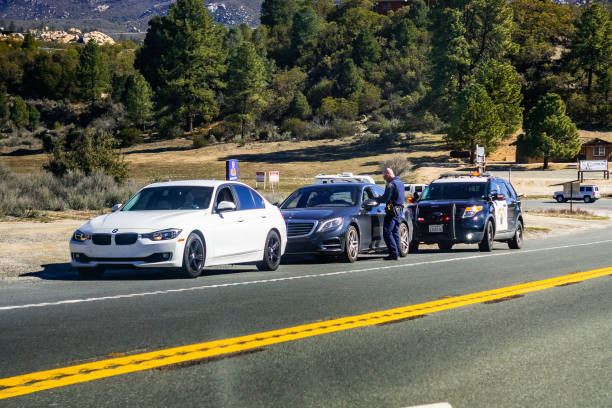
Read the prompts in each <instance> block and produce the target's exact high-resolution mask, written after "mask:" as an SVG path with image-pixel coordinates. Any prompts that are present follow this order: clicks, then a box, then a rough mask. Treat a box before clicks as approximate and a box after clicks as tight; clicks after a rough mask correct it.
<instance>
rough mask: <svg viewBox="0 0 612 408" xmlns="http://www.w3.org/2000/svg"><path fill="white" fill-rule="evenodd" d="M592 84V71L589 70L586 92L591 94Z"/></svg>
mask: <svg viewBox="0 0 612 408" xmlns="http://www.w3.org/2000/svg"><path fill="white" fill-rule="evenodd" d="M592 83H593V71H591V70H589V82H588V83H587V91H589V92H591V84H592Z"/></svg>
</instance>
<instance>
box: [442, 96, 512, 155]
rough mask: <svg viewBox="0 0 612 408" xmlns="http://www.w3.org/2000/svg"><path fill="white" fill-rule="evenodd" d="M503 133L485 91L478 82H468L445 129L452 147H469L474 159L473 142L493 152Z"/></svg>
mask: <svg viewBox="0 0 612 408" xmlns="http://www.w3.org/2000/svg"><path fill="white" fill-rule="evenodd" d="M503 136H504V125H503V123H502V121H501V119H500V118H499V114H498V112H497V108H496V106H495V104H494V103H493V101H492V100H491V98H490V97H489V95H488V93H487V90H486V89H485V87H484V86H482V85H480V84H471V85H468V86H467V87H466V88H465V89H464V90H463V91H462V92H461V94H459V98H458V102H457V104H456V106H455V108H454V110H453V114H452V117H451V121H450V124H449V128H448V134H447V140H448V142H449V144H450V145H451V146H453V147H456V148H460V149H466V150H469V151H470V153H471V156H470V161H471V162H472V163H473V162H474V151H475V150H476V145H479V146H484V148H485V150H486V151H489V152H490V151H494V150H495V149H496V148H497V147H498V146H499V142H500V141H501V140H502V137H503Z"/></svg>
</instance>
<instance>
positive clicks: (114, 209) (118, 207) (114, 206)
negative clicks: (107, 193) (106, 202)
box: [111, 204, 123, 212]
mask: <svg viewBox="0 0 612 408" xmlns="http://www.w3.org/2000/svg"><path fill="white" fill-rule="evenodd" d="M122 205H123V204H115V205H113V208H111V211H112V212H115V211H118V210H119V209H120V208H121V206H122Z"/></svg>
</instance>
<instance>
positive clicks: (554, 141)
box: [517, 93, 580, 169]
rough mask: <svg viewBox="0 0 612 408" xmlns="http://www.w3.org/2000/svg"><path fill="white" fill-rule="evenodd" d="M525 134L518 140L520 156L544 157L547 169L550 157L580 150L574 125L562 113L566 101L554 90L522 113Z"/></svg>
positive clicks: (570, 154) (565, 155)
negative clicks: (523, 115)
mask: <svg viewBox="0 0 612 408" xmlns="http://www.w3.org/2000/svg"><path fill="white" fill-rule="evenodd" d="M523 130H524V131H525V134H524V135H520V136H519V139H518V140H517V148H518V149H519V152H522V154H523V155H527V156H530V157H541V158H543V159H544V166H543V167H544V169H547V168H548V161H549V159H550V158H551V157H559V158H565V159H569V158H571V157H573V156H575V155H576V154H578V152H579V151H580V138H579V136H578V130H577V129H576V125H575V124H574V123H573V122H572V120H571V119H570V117H569V116H567V115H566V114H565V103H564V102H563V100H562V99H561V97H560V96H559V95H557V94H555V93H548V94H546V95H545V96H543V97H542V98H541V99H540V100H539V101H538V103H537V105H536V106H534V107H533V108H532V109H531V110H530V111H529V112H528V113H527V115H526V116H525V120H524V122H523Z"/></svg>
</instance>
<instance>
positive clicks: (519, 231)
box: [508, 221, 523, 249]
mask: <svg viewBox="0 0 612 408" xmlns="http://www.w3.org/2000/svg"><path fill="white" fill-rule="evenodd" d="M522 246H523V223H522V222H520V221H518V222H517V224H516V230H514V236H513V237H512V239H511V240H510V241H508V247H509V248H510V249H521V247H522Z"/></svg>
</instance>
